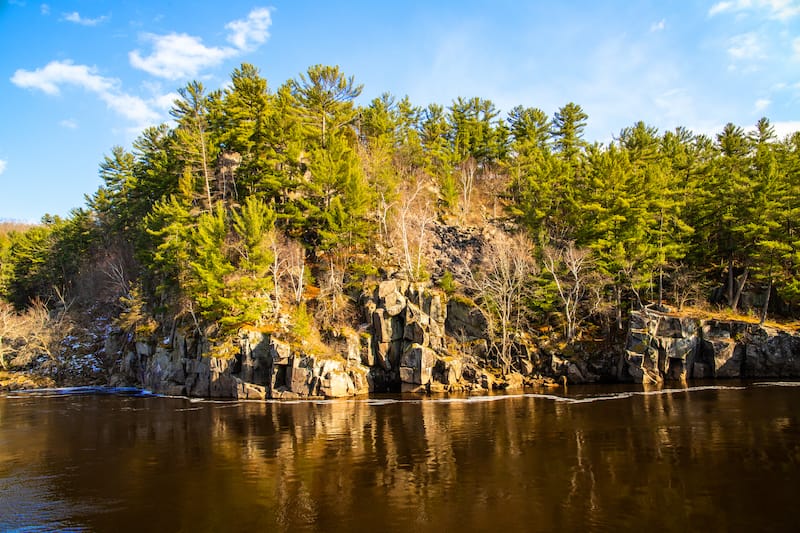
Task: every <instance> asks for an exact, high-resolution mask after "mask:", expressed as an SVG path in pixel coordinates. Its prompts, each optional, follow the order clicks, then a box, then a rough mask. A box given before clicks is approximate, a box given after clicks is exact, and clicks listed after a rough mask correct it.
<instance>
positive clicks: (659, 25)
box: [650, 19, 667, 32]
mask: <svg viewBox="0 0 800 533" xmlns="http://www.w3.org/2000/svg"><path fill="white" fill-rule="evenodd" d="M666 27H667V21H666V20H664V19H661V20H659V21H658V22H654V23H652V24H651V25H650V31H651V32H657V31H663V30H664V28H666Z"/></svg>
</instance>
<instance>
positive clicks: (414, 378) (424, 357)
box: [400, 344, 436, 385]
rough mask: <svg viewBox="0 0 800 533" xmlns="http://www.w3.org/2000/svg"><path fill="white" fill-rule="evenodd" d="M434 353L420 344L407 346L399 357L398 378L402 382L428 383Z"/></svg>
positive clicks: (431, 372) (434, 360) (433, 362)
mask: <svg viewBox="0 0 800 533" xmlns="http://www.w3.org/2000/svg"><path fill="white" fill-rule="evenodd" d="M435 363H436V354H435V353H434V352H433V350H431V349H430V348H427V347H424V346H422V345H420V344H412V345H411V346H409V347H408V348H407V349H406V351H405V352H403V356H402V357H401V359H400V380H401V381H402V382H403V383H412V384H416V385H426V384H428V383H430V381H431V377H432V374H433V365H434V364H435Z"/></svg>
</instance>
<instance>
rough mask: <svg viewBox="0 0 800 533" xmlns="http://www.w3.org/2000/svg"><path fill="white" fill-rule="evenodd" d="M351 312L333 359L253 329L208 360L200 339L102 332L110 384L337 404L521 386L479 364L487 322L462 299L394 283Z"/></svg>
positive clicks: (365, 296) (517, 378) (367, 294)
mask: <svg viewBox="0 0 800 533" xmlns="http://www.w3.org/2000/svg"><path fill="white" fill-rule="evenodd" d="M359 308H360V312H361V318H362V324H361V325H360V326H359V327H358V329H357V330H355V331H350V332H347V333H343V334H342V335H341V337H342V339H343V341H344V342H343V343H342V344H343V346H344V347H345V350H344V353H342V355H341V356H334V357H331V356H322V355H318V354H314V353H312V352H311V351H310V349H309V348H308V347H307V346H305V345H304V343H302V342H300V343H294V344H290V343H289V342H286V341H285V340H282V339H281V338H280V335H276V334H271V333H262V332H259V331H254V330H242V331H241V332H240V334H239V337H238V341H237V344H236V345H235V346H228V347H227V350H219V347H217V348H218V349H217V350H216V352H217V355H215V356H210V355H209V352H210V351H211V347H210V346H209V345H208V343H205V342H201V341H200V340H198V339H197V338H194V337H186V336H183V335H181V334H179V333H176V334H174V335H173V336H172V337H171V338H167V339H164V340H162V341H159V342H155V341H150V342H137V343H131V342H130V341H129V340H128V339H127V338H125V337H124V336H123V335H122V333H121V332H117V333H116V334H115V333H111V334H109V336H108V339H107V341H106V346H105V348H104V351H105V353H108V354H112V353H116V354H118V355H119V363H118V365H117V367H116V368H115V371H114V373H113V376H112V384H121V383H133V384H140V385H142V386H144V387H146V388H148V389H150V390H153V391H154V392H158V393H163V394H174V395H187V396H198V397H213V398H238V399H264V398H314V397H327V398H338V397H346V396H354V395H361V394H367V393H369V392H382V391H390V390H403V391H417V392H422V391H435V392H446V391H471V390H488V389H492V388H508V387H520V386H521V385H522V382H523V377H522V376H521V375H519V374H511V375H509V376H503V377H499V376H497V375H496V374H494V373H492V372H490V371H489V370H488V369H486V368H484V367H483V366H482V365H481V364H479V361H481V360H482V357H481V356H483V355H485V353H486V350H487V346H488V338H489V333H488V320H487V318H486V316H484V314H483V313H482V312H481V311H480V310H479V309H478V308H477V307H475V305H474V304H471V303H470V302H468V301H466V300H462V299H454V300H449V301H448V300H447V298H446V296H445V295H444V293H442V292H440V291H436V290H434V289H432V288H431V286H430V284H425V283H410V282H408V281H405V280H402V279H393V280H388V281H383V282H381V283H378V284H377V285H376V286H374V287H373V288H371V289H370V290H365V291H364V292H363V293H362V294H361V297H360V300H359ZM219 353H228V354H229V355H219Z"/></svg>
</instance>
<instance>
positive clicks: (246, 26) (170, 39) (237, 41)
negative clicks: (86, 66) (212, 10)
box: [128, 8, 272, 80]
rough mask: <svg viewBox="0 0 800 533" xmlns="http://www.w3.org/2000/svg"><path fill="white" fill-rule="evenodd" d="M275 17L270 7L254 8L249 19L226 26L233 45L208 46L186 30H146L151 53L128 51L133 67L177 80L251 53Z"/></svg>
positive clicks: (264, 35)
mask: <svg viewBox="0 0 800 533" xmlns="http://www.w3.org/2000/svg"><path fill="white" fill-rule="evenodd" d="M271 24H272V16H271V14H270V10H269V9H268V8H256V9H254V10H252V11H251V12H250V13H249V14H248V16H247V18H246V19H241V20H234V21H233V22H229V23H228V24H226V25H225V29H227V30H228V31H229V34H228V38H227V39H228V42H230V43H231V44H233V46H234V47H230V46H206V45H205V44H204V43H203V41H202V39H201V38H199V37H195V36H193V35H188V34H186V33H168V34H166V35H156V34H153V33H146V34H143V35H142V39H143V40H144V41H146V42H148V43H149V44H150V45H151V51H150V53H149V54H145V53H143V52H141V51H140V50H133V51H132V52H130V53H129V54H128V59H129V60H130V62H131V66H133V67H134V68H137V69H140V70H143V71H145V72H147V73H149V74H152V75H153V76H158V77H159V78H166V79H169V80H178V79H183V78H191V77H195V76H197V74H198V73H200V72H201V71H202V70H203V69H206V68H209V67H215V66H217V65H219V64H220V63H222V62H223V61H225V60H227V59H230V58H232V57H235V56H237V55H239V54H241V53H243V52H250V51H253V50H255V49H256V48H258V46H260V45H261V44H263V43H265V42H266V41H267V39H268V38H269V28H270V26H271Z"/></svg>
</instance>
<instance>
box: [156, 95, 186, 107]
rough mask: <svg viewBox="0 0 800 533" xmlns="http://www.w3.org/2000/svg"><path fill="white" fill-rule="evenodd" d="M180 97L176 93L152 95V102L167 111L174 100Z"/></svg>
mask: <svg viewBox="0 0 800 533" xmlns="http://www.w3.org/2000/svg"><path fill="white" fill-rule="evenodd" d="M180 97H181V96H180V95H179V94H178V93H167V94H162V95H159V96H156V97H154V98H153V100H152V102H153V105H154V106H155V107H157V108H158V109H161V110H163V111H169V110H170V109H172V106H173V105H174V104H175V100H178V99H179V98H180Z"/></svg>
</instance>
